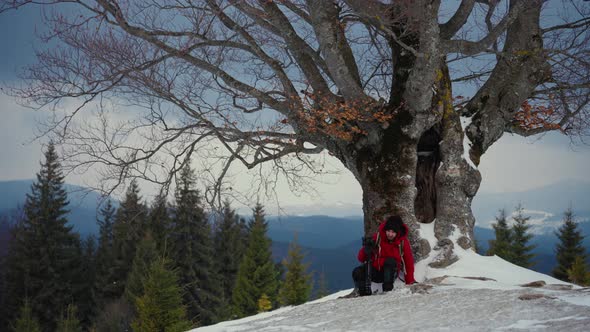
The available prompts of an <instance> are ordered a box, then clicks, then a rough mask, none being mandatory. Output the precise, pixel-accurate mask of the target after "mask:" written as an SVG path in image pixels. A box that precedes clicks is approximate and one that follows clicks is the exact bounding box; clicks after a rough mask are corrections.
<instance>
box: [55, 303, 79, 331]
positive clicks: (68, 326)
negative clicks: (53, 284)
mask: <svg viewBox="0 0 590 332" xmlns="http://www.w3.org/2000/svg"><path fill="white" fill-rule="evenodd" d="M77 311H78V310H77V308H76V306H75V305H73V304H70V305H68V307H67V308H66V310H65V313H63V314H62V316H61V319H60V320H59V322H58V323H57V330H56V332H82V327H81V324H80V321H79V320H78V317H77V316H76V315H77Z"/></svg>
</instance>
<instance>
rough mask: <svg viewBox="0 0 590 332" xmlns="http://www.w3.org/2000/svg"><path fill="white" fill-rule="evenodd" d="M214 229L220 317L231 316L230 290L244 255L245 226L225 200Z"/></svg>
mask: <svg viewBox="0 0 590 332" xmlns="http://www.w3.org/2000/svg"><path fill="white" fill-rule="evenodd" d="M216 226H217V227H216V229H215V263H216V264H217V266H218V269H217V272H218V275H219V280H220V285H221V305H220V306H221V311H220V313H219V315H220V317H219V318H220V319H221V320H223V319H227V318H229V317H230V316H231V299H232V290H233V287H234V285H235V282H236V275H237V273H238V268H239V266H240V261H241V260H242V256H243V255H244V250H245V242H246V241H245V240H246V239H247V237H244V233H245V229H244V228H245V227H244V224H243V223H241V222H240V217H239V216H238V215H236V212H235V210H233V209H232V208H231V206H230V202H229V201H228V200H226V201H225V202H224V205H223V209H222V210H221V212H220V213H219V216H218V221H217V222H216Z"/></svg>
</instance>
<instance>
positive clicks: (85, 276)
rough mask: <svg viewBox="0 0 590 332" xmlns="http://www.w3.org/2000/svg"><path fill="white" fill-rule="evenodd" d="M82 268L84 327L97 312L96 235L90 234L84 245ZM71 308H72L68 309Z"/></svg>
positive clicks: (82, 323)
mask: <svg viewBox="0 0 590 332" xmlns="http://www.w3.org/2000/svg"><path fill="white" fill-rule="evenodd" d="M82 248H83V250H84V253H83V259H82V269H81V273H80V275H79V278H80V285H82V289H81V290H80V294H81V296H80V299H79V301H78V303H79V308H80V311H79V318H80V324H81V325H82V327H84V328H88V327H90V325H91V324H92V321H93V320H94V318H95V316H96V312H97V295H96V294H97V289H96V251H97V248H96V238H95V236H94V235H90V236H88V238H86V241H84V245H83V247H82ZM68 310H70V309H68Z"/></svg>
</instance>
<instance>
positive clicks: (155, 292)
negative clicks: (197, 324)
mask: <svg viewBox="0 0 590 332" xmlns="http://www.w3.org/2000/svg"><path fill="white" fill-rule="evenodd" d="M142 288H143V295H141V296H140V297H137V298H136V299H135V301H134V302H135V305H136V311H137V318H136V319H135V320H134V321H133V323H132V324H131V326H132V327H133V331H136V332H144V331H145V332H151V331H167V332H168V331H169V332H175V331H178V332H181V331H186V330H189V329H190V328H191V327H192V323H191V322H190V321H189V320H188V319H187V318H186V308H185V306H184V305H183V304H182V295H181V292H182V289H181V287H180V286H179V285H178V277H177V275H176V273H175V272H174V271H172V270H169V269H168V268H167V263H166V261H165V260H164V259H161V258H160V259H156V260H155V261H154V262H152V264H151V265H150V267H149V269H148V271H147V274H146V276H145V279H144V282H143V285H142Z"/></svg>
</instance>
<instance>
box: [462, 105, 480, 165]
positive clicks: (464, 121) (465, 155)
mask: <svg viewBox="0 0 590 332" xmlns="http://www.w3.org/2000/svg"><path fill="white" fill-rule="evenodd" d="M471 120H472V119H471V117H464V116H462V117H461V128H463V159H465V161H466V162H467V163H468V164H469V166H471V167H472V168H473V169H477V166H475V164H474V163H473V161H472V160H471V158H470V157H469V149H471V145H473V144H472V143H471V140H469V137H467V132H466V131H465V130H466V129H467V127H468V126H469V125H470V124H471Z"/></svg>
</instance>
